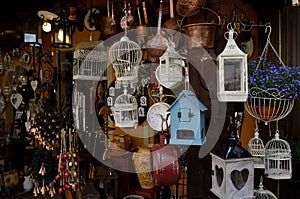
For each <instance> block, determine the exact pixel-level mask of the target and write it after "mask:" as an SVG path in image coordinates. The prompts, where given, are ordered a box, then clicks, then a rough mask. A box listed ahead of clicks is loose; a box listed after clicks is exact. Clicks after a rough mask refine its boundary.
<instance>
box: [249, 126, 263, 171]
mask: <svg viewBox="0 0 300 199" xmlns="http://www.w3.org/2000/svg"><path fill="white" fill-rule="evenodd" d="M258 136H259V133H258V128H256V129H255V133H254V137H253V138H251V139H250V140H249V141H248V151H249V152H250V154H251V155H252V156H253V157H254V168H261V169H264V168H265V146H264V143H263V141H262V139H260V138H259V137H258Z"/></svg>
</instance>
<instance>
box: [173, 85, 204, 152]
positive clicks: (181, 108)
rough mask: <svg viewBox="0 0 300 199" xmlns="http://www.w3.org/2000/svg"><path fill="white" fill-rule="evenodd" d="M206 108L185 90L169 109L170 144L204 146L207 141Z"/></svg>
mask: <svg viewBox="0 0 300 199" xmlns="http://www.w3.org/2000/svg"><path fill="white" fill-rule="evenodd" d="M206 110H207V108H206V106H205V105H204V104H202V103H201V102H200V101H199V100H198V98H197V97H196V96H195V94H194V93H193V92H192V91H190V90H183V91H182V92H181V93H180V94H179V96H178V98H177V99H176V100H175V101H174V102H173V104H172V105H171V106H170V108H169V109H168V112H170V117H171V127H170V128H171V137H170V144H178V145H198V146H202V145H203V144H204V143H205V141H206V135H205V114H204V112H205V111H206Z"/></svg>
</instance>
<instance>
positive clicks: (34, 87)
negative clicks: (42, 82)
mask: <svg viewBox="0 0 300 199" xmlns="http://www.w3.org/2000/svg"><path fill="white" fill-rule="evenodd" d="M37 85H38V81H37V80H32V81H31V82H30V86H31V88H32V90H33V91H35V90H36V88H37Z"/></svg>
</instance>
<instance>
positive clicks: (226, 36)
mask: <svg viewBox="0 0 300 199" xmlns="http://www.w3.org/2000/svg"><path fill="white" fill-rule="evenodd" d="M233 36H234V38H233V39H234V40H235V39H236V38H237V36H238V33H237V32H236V31H233ZM224 38H225V39H226V40H228V39H229V31H226V32H225V33H224Z"/></svg>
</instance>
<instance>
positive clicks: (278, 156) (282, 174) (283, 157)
mask: <svg viewBox="0 0 300 199" xmlns="http://www.w3.org/2000/svg"><path fill="white" fill-rule="evenodd" d="M265 174H266V176H267V177H268V178H272V179H291V177H292V155H291V149H290V145H289V143H288V142H287V141H285V140H283V139H280V138H279V132H278V130H276V133H275V137H274V138H273V139H272V140H270V141H269V142H267V144H266V147H265Z"/></svg>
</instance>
